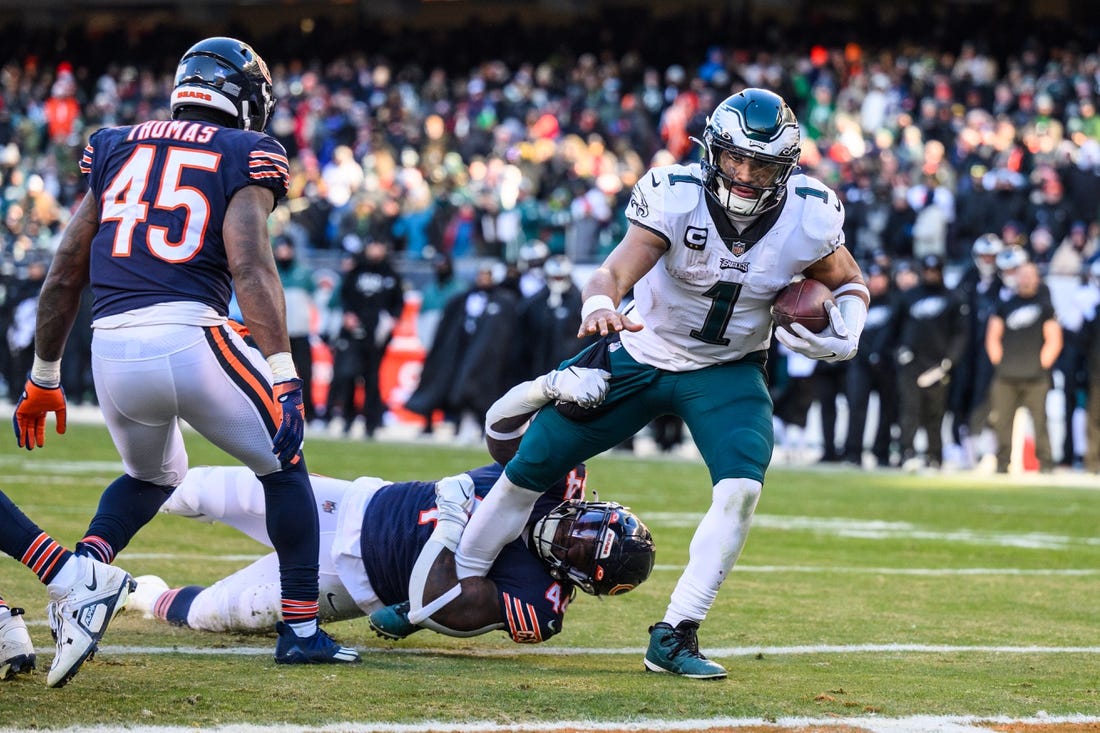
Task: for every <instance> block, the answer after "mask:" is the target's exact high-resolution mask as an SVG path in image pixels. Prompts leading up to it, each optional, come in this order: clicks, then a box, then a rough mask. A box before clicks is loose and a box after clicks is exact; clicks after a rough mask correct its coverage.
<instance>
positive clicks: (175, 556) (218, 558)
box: [115, 551, 263, 563]
mask: <svg viewBox="0 0 1100 733" xmlns="http://www.w3.org/2000/svg"><path fill="white" fill-rule="evenodd" d="M261 557H263V555H205V554H203V553H201V552H185V553H176V552H125V551H123V552H121V553H119V556H118V557H117V558H115V562H120V563H125V562H126V561H127V560H200V561H202V562H255V561H257V560H259V559H260V558H261Z"/></svg>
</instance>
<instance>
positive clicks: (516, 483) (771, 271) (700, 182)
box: [457, 89, 868, 679]
mask: <svg viewBox="0 0 1100 733" xmlns="http://www.w3.org/2000/svg"><path fill="white" fill-rule="evenodd" d="M701 144H702V146H703V148H704V152H705V157H704V159H703V161H702V162H701V163H700V164H693V165H670V166H662V167H658V168H654V169H652V170H651V171H650V172H649V173H647V174H646V175H645V176H644V178H643V179H642V180H641V181H639V182H638V184H637V185H636V186H635V187H634V191H633V195H632V196H631V199H630V202H629V204H628V205H627V212H626V215H627V218H628V219H629V221H630V227H629V229H628V230H627V233H626V235H625V236H624V237H623V240H622V242H620V243H619V245H618V246H617V247H616V248H615V250H614V251H613V252H612V253H611V254H610V255H609V256H608V258H607V260H606V261H605V262H604V263H603V265H602V266H601V267H600V268H599V269H597V270H596V271H595V272H594V273H593V275H592V277H591V279H590V280H589V282H588V284H587V285H586V287H585V289H584V297H585V301H584V306H583V308H582V309H581V321H582V323H581V327H580V330H579V333H578V336H585V335H589V334H595V333H599V334H601V335H602V336H603V338H602V339H601V341H600V342H598V343H597V344H595V345H594V346H592V347H590V348H588V349H586V350H585V351H583V352H581V353H580V354H579V355H578V356H577V357H575V358H574V359H572V360H570V361H569V362H566V364H565V365H563V366H562V367H561V368H563V369H564V368H566V367H567V366H568V365H571V364H576V365H579V366H585V367H595V368H600V369H604V370H606V371H608V372H610V374H611V376H610V389H609V391H608V394H607V397H606V399H605V400H604V401H603V403H602V404H601V405H599V406H598V407H596V408H593V409H587V410H584V409H578V408H576V406H574V405H559V406H557V409H549V408H546V409H543V410H542V411H541V412H539V414H538V415H537V416H536V418H535V420H534V421H533V423H532V425H531V427H530V429H529V430H528V432H527V434H526V435H525V436H524V438H523V442H522V444H521V446H520V448H519V451H518V453H517V454H516V456H515V457H514V458H513V459H512V460H511V461H509V463H508V465H507V466H506V469H505V473H504V475H503V476H501V478H500V479H499V480H498V482H497V484H496V486H494V488H493V491H492V493H491V494H489V496H488V497H487V498H486V501H485V502H484V503H483V505H482V508H481V509H480V510H479V511H478V512H477V514H475V515H474V517H473V518H472V520H471V522H470V524H469V526H468V527H467V529H466V532H465V533H464V534H463V536H462V540H461V542H460V544H459V548H458V553H457V564H458V574H459V577H466V576H472V575H480V576H483V575H484V574H485V573H486V572H487V571H488V569H489V567H490V565H491V564H492V561H493V558H495V557H496V554H497V552H499V550H500V548H501V547H502V546H503V545H504V544H505V543H506V542H508V541H509V540H511V539H513V538H514V537H516V536H517V535H518V534H519V533H520V531H521V529H522V528H523V523H524V520H525V518H526V517H527V515H528V513H529V511H530V508H531V506H532V504H533V503H534V501H535V499H536V498H537V497H538V495H539V492H542V491H545V490H546V488H547V487H548V486H549V485H550V484H551V483H552V482H553V481H554V480H555V479H556V478H557V477H558V476H561V475H562V474H564V473H565V472H567V471H568V470H569V467H571V466H572V465H574V464H575V463H577V462H579V461H581V460H584V459H586V458H589V457H591V456H593V455H596V454H598V453H600V452H602V451H604V450H607V449H608V448H611V447H613V446H615V445H617V444H618V443H620V442H621V441H623V440H625V439H626V438H628V437H630V436H631V435H633V434H634V433H636V432H637V431H638V430H640V429H641V428H643V427H644V426H645V425H647V424H648V423H649V422H650V421H651V420H652V419H653V418H655V417H657V416H659V415H664V414H673V415H678V416H680V417H681V418H683V420H684V422H685V423H686V424H687V426H688V428H689V429H690V430H691V434H692V437H693V438H694V440H695V443H696V445H697V446H698V448H699V451H700V453H701V454H702V456H703V459H704V460H705V462H706V464H707V468H708V469H709V471H710V475H711V480H712V484H713V493H712V504H711V507H710V509H709V510H708V511H707V513H706V515H705V516H704V517H703V520H702V521H701V522H700V524H699V527H698V529H697V530H696V533H695V536H694V538H693V540H692V542H691V549H690V557H689V561H688V565H687V568H686V569H685V570H684V573H683V575H682V576H681V578H680V581H679V583H678V584H677V586H676V589H675V590H674V591H673V593H672V599H671V602H670V603H669V605H668V608H667V610H666V612H665V615H664V619H663V620H662V621H660V622H659V623H657V624H655V625H654V626H652V627H651V628H650V641H649V649H648V651H647V653H646V657H645V667H646V669H649V670H651V671H654V672H671V673H674V674H679V675H683V676H685V677H692V678H700V679H713V678H721V677H725V676H726V670H725V669H724V668H723V667H722V666H721V665H719V664H717V663H716V662H714V661H712V660H709V659H707V658H706V657H705V656H703V655H702V654H701V653H700V652H699V645H698V640H697V636H696V631H697V629H698V626H699V624H700V622H701V621H703V619H704V618H705V617H706V614H707V612H708V611H709V609H710V607H711V605H712V604H713V603H714V600H715V597H716V596H717V593H718V589H719V586H720V585H721V583H722V581H723V579H724V578H725V577H726V576H727V575H728V574H729V571H730V570H731V569H732V567H733V564H734V562H736V560H737V558H738V556H739V555H740V553H741V549H742V547H743V546H744V543H745V540H746V538H747V536H748V531H749V526H750V523H751V519H752V514H753V511H754V510H755V508H756V503H757V500H758V499H759V497H760V492H761V489H762V487H763V482H764V474H765V471H766V469H767V467H768V463H769V462H770V460H771V454H772V447H773V435H772V422H771V417H772V403H771V398H770V396H769V394H768V386H767V382H766V377H765V371H764V366H765V359H766V354H767V350H768V348H769V346H770V343H771V336H772V323H771V318H770V307H771V304H772V302H773V301H774V300H775V296H776V293H777V292H778V291H779V290H780V289H781V288H782V287H784V286H785V285H787V284H788V283H790V282H791V280H792V279H794V278H797V277H800V276H805V277H812V278H815V279H817V280H820V281H822V282H824V283H825V284H826V285H828V286H829V287H830V288H831V289H832V290H833V293H834V295H835V296H836V305H835V306H832V307H831V309H830V312H829V315H830V320H831V325H830V327H828V328H826V329H825V331H823V332H822V333H820V334H813V333H810V332H809V331H808V330H806V329H805V328H804V327H802V326H801V325H798V324H795V325H793V326H792V327H791V328H792V331H786V330H784V329H777V330H776V331H775V334H776V338H777V339H779V341H780V342H782V343H783V344H785V345H786V346H788V347H789V348H791V349H792V350H794V351H796V352H799V353H802V354H804V355H806V356H810V357H812V358H815V359H822V360H825V361H843V360H846V359H850V358H852V356H854V355H855V353H856V348H857V346H858V343H859V335H860V332H861V331H862V329H863V322H864V320H865V318H866V315H867V301H868V293H867V288H866V286H865V285H864V282H863V277H862V275H861V273H860V269H859V266H858V265H857V264H856V262H855V260H853V259H852V256H851V254H850V253H849V252H848V250H847V249H846V248H845V247H844V246H843V245H844V235H843V233H842V231H841V227H842V224H843V222H844V209H843V206H842V205H841V203H840V201H839V199H838V198H837V195H836V193H834V192H833V191H832V190H830V189H829V188H828V187H827V186H825V185H824V184H823V183H821V182H820V181H818V180H816V179H814V178H811V177H809V176H806V175H801V174H794V169H795V167H796V166H797V164H798V160H799V157H800V154H801V145H800V138H799V131H798V122H797V120H796V119H795V116H794V114H793V112H791V110H790V108H789V107H788V106H787V104H786V103H785V102H784V101H783V99H782V98H781V97H779V96H778V95H776V94H774V93H772V92H769V91H766V90H763V89H746V90H745V91H742V92H740V93H738V94H735V95H733V96H731V97H729V98H728V99H726V100H724V101H723V102H722V103H721V104H719V105H718V107H717V108H716V109H715V110H714V112H713V114H711V116H710V117H709V118H708V120H707V126H706V129H705V131H704V133H703V140H702V142H701ZM631 289H633V291H634V301H633V303H632V304H631V305H630V306H629V307H628V308H626V309H625V310H624V311H623V312H621V313H620V312H619V311H618V310H617V308H618V306H619V304H620V303H621V302H622V299H623V297H624V296H625V295H626V294H627V293H628V292H630V290H631Z"/></svg>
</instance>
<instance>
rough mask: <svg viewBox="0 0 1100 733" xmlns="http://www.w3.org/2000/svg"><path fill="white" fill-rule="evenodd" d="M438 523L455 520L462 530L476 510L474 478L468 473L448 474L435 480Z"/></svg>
mask: <svg viewBox="0 0 1100 733" xmlns="http://www.w3.org/2000/svg"><path fill="white" fill-rule="evenodd" d="M435 506H436V509H438V512H437V514H436V525H437V526H438V524H439V523H440V522H453V523H455V524H457V525H459V528H460V531H461V528H462V527H465V526H466V522H467V521H469V519H470V513H471V512H472V511H473V510H474V480H473V479H472V478H470V475H469V474H467V473H460V474H458V475H457V476H447V477H446V478H441V479H439V480H438V481H436V482H435Z"/></svg>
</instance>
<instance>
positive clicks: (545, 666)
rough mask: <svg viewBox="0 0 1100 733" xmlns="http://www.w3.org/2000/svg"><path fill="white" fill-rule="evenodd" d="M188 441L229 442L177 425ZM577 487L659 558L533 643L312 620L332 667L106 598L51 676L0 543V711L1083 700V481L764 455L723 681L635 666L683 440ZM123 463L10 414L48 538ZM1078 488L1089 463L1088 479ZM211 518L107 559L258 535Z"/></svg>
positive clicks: (407, 458)
mask: <svg viewBox="0 0 1100 733" xmlns="http://www.w3.org/2000/svg"><path fill="white" fill-rule="evenodd" d="M188 447H189V450H190V451H191V459H192V463H193V464H195V465H198V464H203V463H231V462H232V461H231V460H230V459H229V458H228V457H227V456H225V455H224V454H222V453H220V452H219V451H217V450H215V449H213V448H210V447H209V446H208V445H206V444H205V443H204V442H203V441H202V440H201V439H199V438H198V437H197V436H195V435H194V434H189V435H188ZM307 457H308V460H309V466H310V468H311V469H312V470H314V471H318V472H323V473H327V474H330V475H333V476H339V477H343V478H353V477H355V476H358V475H363V474H369V475H380V476H384V477H386V478H388V479H392V480H404V479H412V478H419V479H427V478H437V477H440V476H444V475H448V474H451V473H455V472H457V471H460V470H463V469H466V468H471V467H474V466H477V465H480V464H482V463H484V462H486V460H487V459H486V457H485V454H484V452H483V451H481V450H458V449H448V448H445V447H439V446H435V445H399V444H392V443H389V444H378V443H373V444H371V443H362V442H346V441H334V440H325V439H310V440H309V442H308V443H307ZM589 470H590V477H589V490H590V491H591V489H593V488H595V489H597V490H598V491H599V492H600V495H601V497H603V498H607V499H615V500H617V501H621V502H623V503H625V504H628V505H630V506H631V507H632V508H633V509H634V510H635V511H637V512H638V514H639V515H640V516H641V517H642V519H643V520H644V521H646V522H647V524H648V525H649V527H650V529H651V530H652V531H653V535H654V537H655V539H656V542H657V547H658V552H657V568H656V570H655V571H654V573H653V575H652V577H651V578H650V580H649V581H648V582H647V583H646V584H645V585H644V586H642V587H640V588H639V589H637V590H636V591H634V592H633V593H630V594H629V595H626V596H623V597H618V598H612V599H606V600H602V601H601V600H598V599H595V598H591V597H588V596H580V597H578V599H577V600H576V602H575V603H574V604H573V606H571V608H570V611H569V614H568V615H567V617H566V624H565V629H564V631H563V633H562V634H560V635H559V636H557V637H555V638H554V639H553V640H551V641H550V642H548V643H546V644H544V645H540V646H537V647H528V646H519V645H515V644H512V643H511V642H510V641H508V640H507V638H506V637H505V635H504V634H503V633H495V634H492V635H489V636H484V637H481V638H477V639H472V640H459V639H449V638H446V637H442V636H436V635H432V634H431V632H421V633H419V634H416V635H414V636H412V637H410V638H408V639H406V640H404V641H402V642H399V643H396V644H394V643H390V642H384V641H383V640H381V639H378V638H377V637H375V636H374V635H373V634H372V633H371V632H370V630H369V629H368V627H367V625H366V623H365V621H363V620H356V621H350V622H344V623H340V624H332V625H330V626H329V627H328V630H329V631H330V632H332V633H333V634H334V635H335V636H337V638H339V639H340V640H341V641H343V642H345V643H350V644H353V645H355V646H357V647H358V648H359V649H361V650H362V651H363V660H364V663H363V664H362V665H359V666H358V667H354V668H282V667H276V665H275V664H274V662H273V661H272V659H271V651H272V650H273V649H274V640H273V637H257V636H237V635H215V634H207V633H198V632H193V631H185V630H179V629H174V628H170V627H167V626H165V625H162V624H158V623H155V622H153V621H147V620H143V619H141V618H140V617H139V616H136V615H134V614H132V613H131V614H123V615H121V616H119V617H118V618H117V619H116V620H115V622H114V623H113V624H112V627H111V629H110V630H109V632H108V634H107V636H106V637H105V639H104V641H103V642H102V644H101V649H100V652H99V654H98V655H97V657H96V659H94V660H93V661H91V662H89V663H87V664H86V665H85V666H84V667H83V668H82V670H81V672H80V674H79V675H78V676H77V677H76V679H75V680H74V681H73V682H72V683H70V684H69V686H67V687H66V688H64V689H62V690H47V689H46V687H45V670H46V669H47V668H48V666H49V660H50V659H51V657H52V654H53V649H52V642H51V640H50V635H49V629H48V626H47V625H46V623H45V611H44V609H45V603H46V593H45V589H44V588H43V587H42V586H41V585H40V584H39V583H38V582H37V580H36V579H35V578H34V576H33V575H32V574H31V573H30V572H29V571H27V570H26V569H25V568H23V567H21V566H20V565H19V564H18V563H16V562H15V561H10V560H5V561H0V594H2V595H3V596H4V597H5V598H6V599H7V600H8V601H9V602H10V603H11V604H13V605H19V606H25V607H26V609H27V619H28V621H29V622H30V623H31V624H32V625H31V633H32V636H33V637H34V639H35V642H36V644H37V645H38V647H39V651H40V655H39V671H38V672H37V673H35V674H33V675H29V676H22V677H20V678H17V679H15V680H12V681H8V682H6V683H0V728H5V727H8V728H19V729H32V728H33V729H48V728H62V727H68V726H94V725H114V726H119V725H123V726H135V727H139V728H140V727H148V726H186V727H198V728H209V727H214V726H219V725H230V724H238V723H242V724H253V725H260V726H262V725H269V724H270V725H273V724H289V725H291V726H301V727H306V726H322V725H326V724H329V725H332V724H339V723H351V722H355V723H360V724H363V723H375V724H385V723H417V722H421V721H431V720H434V721H442V722H444V723H457V722H467V721H491V722H494V723H497V724H500V725H504V726H508V725H512V724H519V723H524V722H547V721H559V720H567V721H602V722H616V721H619V722H630V721H639V720H653V721H677V720H704V719H710V718H726V717H729V718H737V719H740V718H758V719H764V720H772V719H780V718H787V717H792V716H793V717H803V716H804V717H808V718H813V719H821V718H829V717H831V716H840V717H845V718H847V717H852V716H857V717H859V716H883V717H891V718H893V717H903V716H914V715H943V716H990V717H996V716H1008V717H1011V718H1028V717H1031V716H1036V715H1038V714H1041V713H1044V712H1045V713H1047V714H1050V715H1052V716H1072V715H1075V714H1079V715H1084V716H1089V717H1090V718H1091V717H1094V716H1100V616H1098V613H1097V609H1098V608H1100V533H1098V532H1097V530H1098V528H1100V491H1096V490H1093V489H1092V488H1089V487H1088V486H1085V485H1082V484H1083V482H1080V481H1078V482H1077V484H1078V485H1075V486H1069V485H1060V484H1066V483H1067V482H1065V481H1064V480H1062V479H1060V478H1059V477H1054V478H1053V479H1052V480H1051V481H1050V482H1048V483H1046V484H1039V483H1033V482H1027V481H1021V480H1011V479H1010V480H1002V481H995V480H994V479H992V478H976V477H970V476H964V475H954V476H949V475H944V476H909V475H900V474H893V473H891V474H884V473H877V474H876V473H860V472H855V471H842V470H830V471H813V470H788V469H780V468H773V469H772V471H771V472H770V473H769V475H768V482H767V484H766V486H765V489H764V495H763V498H762V500H761V502H760V506H759V508H758V510H757V518H756V520H755V524H754V528H753V530H752V534H751V536H750V538H749V542H748V545H747V547H746V549H745V552H744V554H743V555H742V557H741V561H740V563H739V564H738V567H737V569H736V570H735V572H734V573H733V575H732V577H731V578H730V579H729V580H728V581H727V582H726V584H725V585H724V587H723V589H722V592H721V594H720V595H719V599H718V602H717V604H716V605H715V607H714V609H713V610H712V612H711V614H710V616H709V617H708V619H707V621H706V623H705V624H704V625H703V627H702V629H701V632H700V640H701V644H702V646H703V651H704V652H706V653H708V654H709V655H710V656H712V657H714V658H716V659H719V660H720V661H721V662H722V663H723V664H725V665H726V666H727V668H728V669H729V671H730V677H729V679H728V680H724V681H718V682H695V681H689V680H683V679H675V678H670V677H668V676H665V675H652V674H646V673H644V672H643V671H642V664H641V656H642V654H643V650H644V647H645V644H646V643H647V640H648V634H647V627H648V626H649V625H650V624H651V623H653V622H655V621H658V620H660V618H661V616H662V614H663V612H664V608H665V604H666V602H667V598H668V594H669V593H670V591H671V590H672V588H673V586H674V584H675V582H676V579H677V578H678V576H679V572H680V569H681V568H682V567H683V565H684V563H685V562H686V558H687V546H688V543H689V541H690V538H691V534H692V531H693V529H694V527H695V524H696V522H697V521H698V519H699V517H700V516H701V515H702V513H703V512H704V511H705V509H706V507H707V505H708V503H709V480H708V478H707V474H706V472H705V470H704V468H703V467H702V465H701V464H700V463H692V462H686V461H680V460H656V459H654V460H640V459H635V458H627V457H620V456H615V455H610V456H604V457H600V458H598V459H596V460H593V461H591V462H590V464H589ZM120 471H121V464H120V463H119V462H118V458H117V455H116V453H115V452H114V449H113V447H112V445H111V443H110V440H109V438H108V437H107V434H106V432H105V431H104V430H103V429H102V428H99V427H95V426H88V425H72V426H70V428H69V433H68V434H67V435H65V436H60V437H59V436H57V435H56V434H54V433H53V432H52V423H51V427H50V432H49V433H48V435H47V443H46V447H45V448H44V449H42V450H36V451H34V452H33V453H27V452H24V451H21V450H18V449H17V448H15V446H14V441H13V440H11V438H10V436H9V448H8V449H7V450H4V451H3V452H2V453H0V481H2V484H0V485H2V487H3V489H4V491H5V492H7V493H8V494H9V495H10V496H11V497H12V498H13V499H14V500H15V501H16V502H17V503H18V504H19V505H20V506H21V507H22V508H23V509H24V510H25V511H26V512H27V513H28V514H29V515H30V516H31V517H32V518H34V519H35V520H36V521H37V522H38V523H39V524H41V525H42V526H43V528H44V529H46V530H47V531H49V532H51V533H52V534H53V535H54V536H55V537H56V538H57V539H59V540H61V541H62V542H64V543H66V544H67V545H69V546H70V547H71V546H72V545H73V544H74V543H75V542H76V540H77V539H79V537H80V535H81V534H82V532H83V530H84V529H85V527H86V525H87V522H88V520H89V519H90V517H91V515H92V513H93V511H94V508H95V505H96V503H97V500H98V497H99V493H100V491H101V490H102V488H103V486H105V485H106V484H107V483H108V482H109V481H110V480H112V479H113V478H114V477H115V476H116V475H117V474H118V473H119V472H120ZM1098 486H1100V482H1098ZM263 551H264V550H263V548H261V547H260V546H259V545H257V544H255V543H253V542H252V541H251V540H249V539H247V538H245V537H243V536H240V535H237V534H235V533H234V532H233V531H232V530H230V529H228V528H226V527H224V526H210V525H206V524H200V523H196V522H192V521H189V520H185V519H181V518H177V517H158V518H157V519H156V520H154V521H153V522H152V523H151V524H150V525H149V526H147V527H146V528H145V529H144V530H143V531H142V533H141V534H139V535H138V537H137V538H136V539H135V541H134V542H133V544H132V545H131V546H130V547H128V548H127V549H126V550H125V551H124V552H123V553H122V554H121V555H120V556H119V558H118V564H119V565H121V566H123V567H125V568H126V569H127V570H129V571H130V572H131V573H133V574H134V575H142V574H147V573H155V574H157V575H160V576H162V577H164V578H165V579H166V580H168V582H169V583H170V584H172V585H186V584H195V583H197V584H204V583H209V582H211V581H213V580H215V579H217V578H219V577H221V576H223V575H225V574H228V573H229V572H230V571H231V570H234V569H236V568H237V567H240V566H242V565H244V564H246V563H247V562H248V559H247V558H248V557H250V556H256V555H259V554H262V552H263Z"/></svg>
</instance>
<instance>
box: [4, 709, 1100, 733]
mask: <svg viewBox="0 0 1100 733" xmlns="http://www.w3.org/2000/svg"><path fill="white" fill-rule="evenodd" d="M1097 722H1100V717H1097V716H1094V715H1044V714H1042V713H1040V714H1039V715H1036V716H1033V717H1029V718H1013V717H1009V716H1005V715H991V716H978V715H911V716H908V717H902V718H879V717H875V716H867V717H855V716H853V717H848V718H798V717H787V718H775V719H766V718H727V717H719V718H698V719H694V720H664V719H660V718H640V719H633V720H623V721H620V722H614V721H610V722H599V723H596V722H593V721H591V720H546V721H542V722H534V723H494V722H492V721H473V722H466V723H454V722H445V721H434V720H425V721H422V722H419V723H352V722H347V723H330V724H328V725H309V726H308V729H309V730H310V731H314V732H315V733H504V732H505V731H553V730H561V729H563V728H568V729H574V730H581V731H620V730H622V731H668V732H669V733H672V732H673V731H693V730H709V729H712V728H759V727H767V728H813V729H824V730H829V729H832V728H862V729H864V730H869V731H875V733H932V732H933V731H935V733H942V732H944V731H947V732H948V733H962V732H963V731H965V732H967V733H978V732H979V731H980V733H990V728H989V727H986V726H989V725H1010V724H1020V725H1045V726H1051V725H1073V724H1076V725H1087V724H1095V723H1097ZM302 729H303V726H302V725H252V724H248V723H229V724H226V725H219V726H215V727H212V728H204V730H207V731H221V732H223V733H300V731H301V730H302ZM64 730H65V731H66V733H133V731H134V728H132V727H124V726H107V725H93V726H71V727H68V728H65V729H64ZM141 730H143V731H151V732H153V733H194V731H195V729H194V728H193V727H189V726H161V725H142V726H141ZM0 731H4V732H5V733H38V729H32V728H0Z"/></svg>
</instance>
